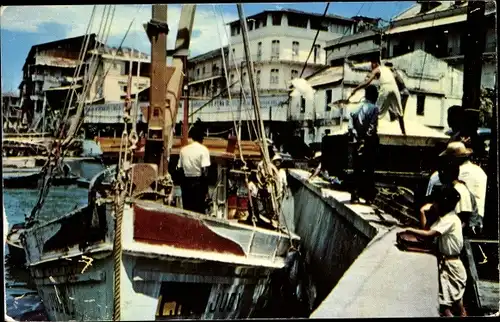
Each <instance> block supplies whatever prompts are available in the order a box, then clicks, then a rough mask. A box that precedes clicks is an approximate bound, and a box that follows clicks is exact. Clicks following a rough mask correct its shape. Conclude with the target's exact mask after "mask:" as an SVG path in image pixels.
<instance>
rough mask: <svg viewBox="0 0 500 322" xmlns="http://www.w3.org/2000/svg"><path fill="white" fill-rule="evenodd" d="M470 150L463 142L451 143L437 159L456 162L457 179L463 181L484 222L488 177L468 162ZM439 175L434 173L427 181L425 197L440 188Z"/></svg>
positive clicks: (479, 168)
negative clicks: (437, 187)
mask: <svg viewBox="0 0 500 322" xmlns="http://www.w3.org/2000/svg"><path fill="white" fill-rule="evenodd" d="M471 154H472V150H471V149H469V148H467V147H465V144H464V143H463V142H451V143H449V144H448V146H447V147H446V150H445V151H443V152H442V153H441V154H440V155H439V157H440V158H444V159H446V160H448V161H449V162H456V164H458V166H459V171H460V172H459V175H458V179H459V180H460V181H463V182H464V183H465V185H466V186H467V188H468V189H469V191H470V192H471V193H472V195H473V196H474V198H475V200H476V203H477V208H478V214H479V216H481V218H482V219H483V221H484V207H485V200H486V186H487V180H488V176H487V175H486V173H485V172H484V170H483V169H481V167H479V166H478V165H476V164H474V163H472V162H471V161H470V156H471ZM441 185H442V183H441V181H440V180H439V174H438V173H437V172H435V173H434V174H432V176H431V178H430V179H429V185H428V187H427V195H431V194H432V191H433V190H434V187H435V186H441Z"/></svg>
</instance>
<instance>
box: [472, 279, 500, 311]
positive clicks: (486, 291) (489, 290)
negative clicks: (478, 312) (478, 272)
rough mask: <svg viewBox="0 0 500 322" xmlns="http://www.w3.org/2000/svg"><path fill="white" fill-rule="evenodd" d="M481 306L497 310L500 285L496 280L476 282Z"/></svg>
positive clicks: (499, 299) (499, 298)
mask: <svg viewBox="0 0 500 322" xmlns="http://www.w3.org/2000/svg"><path fill="white" fill-rule="evenodd" d="M477 288H478V293H479V299H480V301H481V308H482V309H488V310H495V311H496V310H498V305H499V301H500V285H499V284H498V283H497V282H491V281H484V280H480V281H478V282H477Z"/></svg>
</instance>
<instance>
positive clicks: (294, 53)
mask: <svg viewBox="0 0 500 322" xmlns="http://www.w3.org/2000/svg"><path fill="white" fill-rule="evenodd" d="M292 56H293V57H297V56H299V42H298V41H294V42H293V43H292Z"/></svg>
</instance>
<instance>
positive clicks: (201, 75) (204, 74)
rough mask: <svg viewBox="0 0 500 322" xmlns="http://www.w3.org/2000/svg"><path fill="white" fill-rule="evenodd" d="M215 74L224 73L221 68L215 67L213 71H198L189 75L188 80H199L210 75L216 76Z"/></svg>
mask: <svg viewBox="0 0 500 322" xmlns="http://www.w3.org/2000/svg"><path fill="white" fill-rule="evenodd" d="M217 76H224V73H223V71H222V70H220V69H217V70H215V71H213V72H205V73H200V75H196V74H195V75H189V81H190V82H194V81H199V80H203V79H209V78H211V77H217Z"/></svg>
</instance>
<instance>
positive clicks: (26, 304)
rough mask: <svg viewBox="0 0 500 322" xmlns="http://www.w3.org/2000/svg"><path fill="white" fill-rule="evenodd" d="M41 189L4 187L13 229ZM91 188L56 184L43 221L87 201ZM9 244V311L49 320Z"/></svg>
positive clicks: (25, 317) (28, 318)
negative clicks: (58, 185)
mask: <svg viewBox="0 0 500 322" xmlns="http://www.w3.org/2000/svg"><path fill="white" fill-rule="evenodd" d="M38 194H39V191H38V190H33V189H4V191H3V203H4V207H5V213H6V215H7V221H8V224H9V229H10V227H12V225H14V224H16V223H22V222H24V219H25V215H29V214H30V212H31V210H32V209H33V206H34V205H35V204H36V202H37V200H38ZM87 198H88V190H87V189H84V188H79V187H77V186H76V185H71V186H61V187H53V188H51V189H50V191H49V194H48V196H47V198H46V200H45V203H44V206H43V208H42V211H41V213H40V217H39V219H40V221H47V220H51V219H53V218H56V217H57V216H60V215H63V214H64V213H66V212H68V211H71V210H73V209H74V208H75V207H79V206H83V205H85V204H86V203H87ZM4 247H5V250H4V251H5V253H4V254H5V292H6V299H5V300H6V307H7V315H9V316H10V317H12V318H14V319H16V320H18V321H19V320H21V321H46V320H47V317H46V314H45V311H44V308H43V303H42V301H41V300H40V298H39V297H38V295H37V292H36V289H35V287H34V285H31V283H30V280H29V273H28V271H27V269H26V268H25V267H24V266H23V265H18V264H16V263H13V262H12V261H11V260H10V258H9V253H8V248H7V246H6V245H4Z"/></svg>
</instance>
